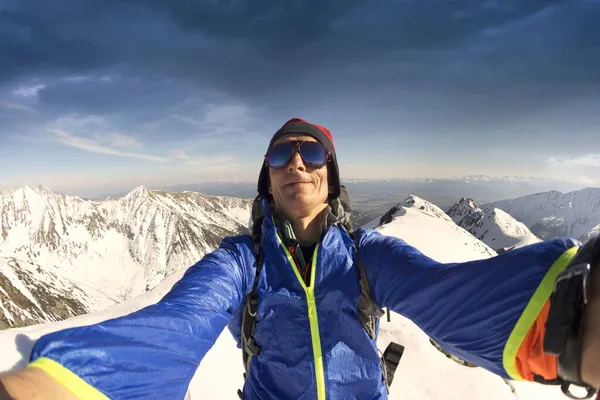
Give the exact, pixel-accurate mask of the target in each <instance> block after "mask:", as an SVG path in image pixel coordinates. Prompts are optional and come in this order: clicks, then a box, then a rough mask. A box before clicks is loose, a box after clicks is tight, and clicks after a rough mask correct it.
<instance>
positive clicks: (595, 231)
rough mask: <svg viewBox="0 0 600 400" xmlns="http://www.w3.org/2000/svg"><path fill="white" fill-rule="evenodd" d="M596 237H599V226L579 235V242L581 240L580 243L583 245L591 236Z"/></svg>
mask: <svg viewBox="0 0 600 400" xmlns="http://www.w3.org/2000/svg"><path fill="white" fill-rule="evenodd" d="M597 235H600V224H598V225H596V226H595V227H593V228H592V229H591V230H590V231H589V232H587V233H585V234H583V235H581V237H580V238H579V240H581V242H582V243H585V242H587V241H588V240H590V239H591V238H592V237H593V236H597Z"/></svg>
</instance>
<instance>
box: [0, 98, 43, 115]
mask: <svg viewBox="0 0 600 400" xmlns="http://www.w3.org/2000/svg"><path fill="white" fill-rule="evenodd" d="M0 108H6V109H9V110H15V111H24V112H29V113H35V112H36V110H34V109H33V108H31V107H27V106H24V105H22V104H17V103H13V102H11V101H7V100H0Z"/></svg>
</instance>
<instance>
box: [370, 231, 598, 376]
mask: <svg viewBox="0 0 600 400" xmlns="http://www.w3.org/2000/svg"><path fill="white" fill-rule="evenodd" d="M359 243H360V244H359V246H360V252H361V257H362V260H363V263H364V265H365V267H366V271H367V274H368V278H369V283H370V285H371V287H372V292H373V295H374V299H375V301H377V302H378V303H379V304H380V305H381V306H382V307H387V308H389V309H390V310H393V311H395V312H397V313H399V314H402V315H404V316H406V317H407V318H409V319H410V320H412V321H413V322H415V323H416V324H417V325H418V326H419V327H420V328H421V329H423V330H424V331H425V333H426V334H427V335H429V336H430V337H431V338H432V339H434V340H435V341H436V342H438V343H440V345H442V346H443V347H444V348H445V349H446V350H447V351H449V352H450V353H452V354H454V355H456V356H458V357H460V358H462V359H464V360H466V361H469V362H471V363H474V364H476V365H478V366H481V367H483V368H485V369H487V370H489V371H492V372H494V373H496V374H498V375H500V376H503V377H505V378H508V379H514V380H528V381H541V382H549V381H553V380H555V379H556V378H557V363H556V357H554V356H551V355H549V354H546V353H545V352H544V350H543V338H544V334H545V322H546V320H547V317H548V311H549V299H550V295H551V294H552V291H553V289H554V281H555V278H556V276H557V275H558V274H559V273H560V272H561V271H563V270H564V269H565V268H566V267H567V266H568V265H569V264H570V263H571V261H572V260H573V258H574V256H575V255H576V254H577V251H578V247H577V244H578V243H576V242H574V241H572V240H570V239H566V238H565V239H555V240H551V241H546V242H541V243H536V244H533V245H530V246H526V247H523V248H520V249H515V250H512V251H509V252H506V253H503V254H501V255H498V256H496V257H492V258H489V259H483V260H475V261H469V262H463V263H440V262H437V261H436V260H433V259H431V258H429V257H427V256H425V255H424V254H422V253H421V252H420V251H419V250H417V249H416V248H414V247H412V246H410V245H408V244H407V243H406V242H404V241H403V240H401V239H398V238H395V237H388V236H383V235H381V234H379V233H378V232H376V231H363V232H361V231H360V230H359ZM596 301H598V300H596ZM590 312H591V310H590ZM588 314H589V312H588ZM594 318H595V320H594ZM599 319H600V318H599V317H597V316H596V317H591V318H589V320H590V321H591V322H590V323H594V324H595V323H597V322H599V321H598V320H599ZM590 323H588V324H590ZM596 328H597V327H596ZM590 335H593V333H590ZM596 338H598V339H596ZM598 340H600V336H596V337H595V338H588V343H589V344H588V346H589V347H588V348H591V347H592V346H596V344H595V342H596V341H598ZM591 354H593V352H592V351H591V350H590V351H589V352H586V356H590V355H591ZM597 361H598V358H596V359H595V360H594V361H593V362H589V364H592V363H596V362H597ZM586 365H587V364H586ZM595 368H598V367H597V366H595ZM586 371H587V370H586ZM589 383H593V382H589Z"/></svg>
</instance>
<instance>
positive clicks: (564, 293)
mask: <svg viewBox="0 0 600 400" xmlns="http://www.w3.org/2000/svg"><path fill="white" fill-rule="evenodd" d="M591 270H592V269H591V265H590V264H589V263H586V262H582V263H578V264H575V265H573V266H570V267H568V268H567V269H566V270H564V271H563V272H561V273H560V274H559V275H558V276H557V278H556V281H555V285H554V293H552V297H551V299H550V312H549V313H548V320H547V321H546V335H545V336H544V351H545V352H546V353H549V354H552V355H556V356H557V357H558V366H557V367H558V375H559V377H560V379H561V380H562V383H561V387H560V388H561V391H562V392H563V393H564V394H565V395H566V396H567V397H569V398H572V399H589V398H591V397H592V396H593V395H594V394H595V393H596V389H595V388H592V387H590V386H589V385H587V384H586V383H585V382H583V380H582V379H581V374H580V371H579V370H580V368H581V349H582V336H583V322H584V317H585V308H586V305H587V303H588V301H589V296H590V284H591ZM571 386H578V387H581V388H584V389H585V390H586V391H587V394H586V395H585V396H584V397H578V396H576V395H575V394H573V393H572V392H571V389H570V388H571Z"/></svg>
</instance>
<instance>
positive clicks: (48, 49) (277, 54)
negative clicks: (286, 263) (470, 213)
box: [0, 0, 600, 196]
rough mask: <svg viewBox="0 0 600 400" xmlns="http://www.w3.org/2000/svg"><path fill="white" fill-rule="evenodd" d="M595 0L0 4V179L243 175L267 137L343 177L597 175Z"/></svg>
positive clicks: (599, 46)
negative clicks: (306, 125)
mask: <svg viewBox="0 0 600 400" xmlns="http://www.w3.org/2000/svg"><path fill="white" fill-rule="evenodd" d="M599 18H600V2H599V1H597V0H595V1H591V0H581V1H577V2H572V1H535V0H529V1H527V2H523V1H520V0H509V1H502V2H499V1H480V0H477V1H476V0H468V1H464V0H463V1H458V0H457V1H452V2H449V1H443V0H439V1H427V0H404V1H391V0H381V1H370V2H366V1H359V0H348V1H333V0H308V1H294V2H282V1H278V0H252V1H250V0H246V1H244V0H235V1H221V2H215V1H206V2H202V3H201V4H195V3H192V2H183V1H169V2H165V1H159V0H147V1H140V0H129V1H115V0H98V1H96V0H94V1H85V2H82V1H80V0H55V1H53V2H48V1H43V0H31V1H27V2H24V1H19V0H0V162H1V163H2V167H1V168H0V190H5V189H10V188H15V187H20V186H23V185H30V186H34V185H38V184H42V185H45V186H47V187H49V188H50V189H53V190H58V191H63V192H67V193H71V194H78V195H82V196H95V195H100V194H102V193H107V192H111V191H112V192H115V191H122V190H126V189H131V188H133V187H135V186H138V185H140V184H143V185H146V186H148V187H150V188H153V187H156V188H159V187H163V186H166V185H171V184H172V185H175V184H184V183H199V182H206V181H215V180H250V181H254V180H256V179H257V178H258V172H259V170H260V166H261V164H262V160H263V156H264V152H265V151H266V147H267V145H268V141H269V139H270V137H271V136H272V135H273V133H274V132H275V131H276V130H277V129H278V128H279V127H280V126H281V125H282V124H283V123H284V122H285V121H287V120H288V119H290V118H293V117H300V118H305V119H307V120H309V121H311V122H315V123H318V124H321V125H324V126H326V127H328V128H329V129H330V130H331V131H332V134H333V137H334V141H335V146H336V151H337V157H338V162H339V163H340V171H341V175H342V177H343V178H371V179H376V178H435V177H439V178H443V177H452V176H456V175H470V174H486V175H490V176H503V175H518V176H538V177H548V178H557V179H567V180H570V181H577V182H585V183H587V184H589V185H592V186H600V134H598V131H599V130H600V129H599V128H600V113H599V112H598V110H600V25H599V24H598V23H597V20H598V19H599Z"/></svg>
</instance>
